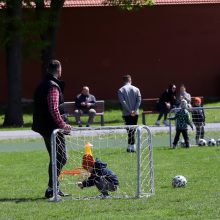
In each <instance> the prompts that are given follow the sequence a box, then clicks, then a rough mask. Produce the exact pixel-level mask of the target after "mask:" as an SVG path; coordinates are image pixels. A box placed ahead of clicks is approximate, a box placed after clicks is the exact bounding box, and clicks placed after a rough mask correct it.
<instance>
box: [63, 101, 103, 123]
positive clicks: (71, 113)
mask: <svg viewBox="0 0 220 220" xmlns="http://www.w3.org/2000/svg"><path fill="white" fill-rule="evenodd" d="M76 109H77V108H76V106H75V102H64V111H65V115H66V116H67V117H75V110H76ZM94 109H95V110H96V115H95V116H100V117H101V121H100V122H101V126H104V123H105V122H104V109H105V101H104V100H98V101H96V106H95V108H94ZM82 116H88V114H83V115H82Z"/></svg>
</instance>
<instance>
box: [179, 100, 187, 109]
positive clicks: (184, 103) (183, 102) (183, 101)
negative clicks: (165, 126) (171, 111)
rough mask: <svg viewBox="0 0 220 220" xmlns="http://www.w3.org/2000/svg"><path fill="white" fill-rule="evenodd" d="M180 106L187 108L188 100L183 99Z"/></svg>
mask: <svg viewBox="0 0 220 220" xmlns="http://www.w3.org/2000/svg"><path fill="white" fill-rule="evenodd" d="M180 107H181V108H182V109H186V108H187V101H186V100H185V99H183V100H181V102H180Z"/></svg>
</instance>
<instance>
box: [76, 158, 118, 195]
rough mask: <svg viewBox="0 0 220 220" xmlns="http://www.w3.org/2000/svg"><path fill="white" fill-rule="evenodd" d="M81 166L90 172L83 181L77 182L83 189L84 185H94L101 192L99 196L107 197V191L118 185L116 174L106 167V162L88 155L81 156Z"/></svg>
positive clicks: (114, 188) (115, 188)
mask: <svg viewBox="0 0 220 220" xmlns="http://www.w3.org/2000/svg"><path fill="white" fill-rule="evenodd" d="M82 166H83V168H84V169H85V170H87V171H88V172H89V173H91V176H90V177H89V178H88V179H86V180H84V181H83V182H78V186H79V187H80V188H81V189H83V188H85V187H91V186H94V185H95V186H96V187H97V188H98V190H99V191H100V192H101V195H100V197H101V198H107V197H108V196H109V194H108V192H109V191H110V192H113V191H116V190H117V188H118V185H119V181H118V177H117V175H116V174H115V173H114V172H112V171H111V170H110V169H108V168H107V163H105V162H102V161H101V160H99V159H96V160H94V158H93V157H92V156H91V155H89V157H88V155H87V157H84V158H83V162H82Z"/></svg>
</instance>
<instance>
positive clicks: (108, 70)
mask: <svg viewBox="0 0 220 220" xmlns="http://www.w3.org/2000/svg"><path fill="white" fill-rule="evenodd" d="M219 27H220V4H215V5H188V6H187V5H179V6H156V7H150V8H146V9H142V10H139V11H134V12H125V11H121V10H120V9H117V8H113V7H94V8H65V9H63V13H62V19H61V24H60V29H59V33H58V47H57V58H58V59H60V60H61V61H62V64H63V80H65V81H66V83H67V86H66V93H65V98H66V100H71V99H72V98H73V96H74V95H76V94H77V93H78V92H79V91H80V90H81V87H82V86H83V85H88V86H89V87H90V88H91V92H92V93H94V94H95V95H96V96H97V98H98V99H117V95H116V94H117V89H118V87H120V86H121V76H122V75H123V74H131V75H132V76H133V84H134V85H136V86H138V87H139V88H140V89H141V92H142V96H143V97H145V98H147V97H156V96H159V95H160V93H161V92H162V91H163V90H164V89H165V88H166V87H167V86H168V84H169V83H170V82H174V83H176V84H177V86H179V85H180V84H181V83H182V82H183V83H184V84H186V86H187V88H188V91H189V92H190V93H191V94H192V95H203V96H209V97H220V89H219V83H220V74H219V73H220V62H219V60H220V59H219V49H220V28H219ZM1 62H2V61H1V60H0V64H1ZM3 70H4V68H3ZM39 71H40V64H39V63H37V62H35V64H28V65H25V66H24V72H23V78H24V80H23V96H24V97H26V98H31V97H32V94H33V91H34V88H35V86H36V85H37V84H38V82H39V80H40V76H41V74H40V72H39ZM3 80H4V79H3ZM30 82H31V85H30V84H29V83H30ZM2 84H4V83H2V82H0V89H1V90H2ZM3 87H4V86H3ZM1 93H2V91H0V94H1ZM0 100H1V101H2V100H4V97H3V96H2V95H1V96H0Z"/></svg>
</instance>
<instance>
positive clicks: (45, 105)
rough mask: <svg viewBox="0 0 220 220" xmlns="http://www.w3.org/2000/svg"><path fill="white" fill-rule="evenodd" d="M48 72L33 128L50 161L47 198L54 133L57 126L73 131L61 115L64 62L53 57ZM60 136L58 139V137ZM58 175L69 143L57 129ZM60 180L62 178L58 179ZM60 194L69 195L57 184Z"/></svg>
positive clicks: (38, 96)
mask: <svg viewBox="0 0 220 220" xmlns="http://www.w3.org/2000/svg"><path fill="white" fill-rule="evenodd" d="M47 71H48V74H47V76H46V78H45V79H44V80H43V81H42V82H41V83H40V84H39V86H38V87H37V89H36V91H35V95H34V112H33V124H32V130H34V131H35V132H38V133H40V134H41V135H42V137H43V139H44V142H45V145H46V148H47V151H48V154H49V157H50V162H49V166H48V175H49V181H48V188H47V189H46V192H45V197H46V198H51V197H52V196H53V175H52V151H51V148H52V145H51V134H52V132H53V130H54V129H58V128H60V129H64V130H65V132H66V133H69V132H70V131H71V126H70V125H69V124H67V121H66V119H65V118H62V115H63V114H64V109H63V107H62V104H63V103H64V98H63V90H64V82H63V81H61V80H60V78H61V76H62V66H61V63H60V62H59V61H58V60H51V61H50V62H49V64H48V69H47ZM58 140H59V141H58ZM56 149H57V176H58V177H59V175H60V172H61V170H62V168H63V166H64V165H65V164H66V161H67V155H66V145H65V137H64V135H63V133H60V132H59V133H58V136H57V142H56ZM58 182H59V181H58ZM58 194H59V195H60V196H67V195H68V194H66V193H63V192H62V191H61V190H60V189H59V186H58Z"/></svg>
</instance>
